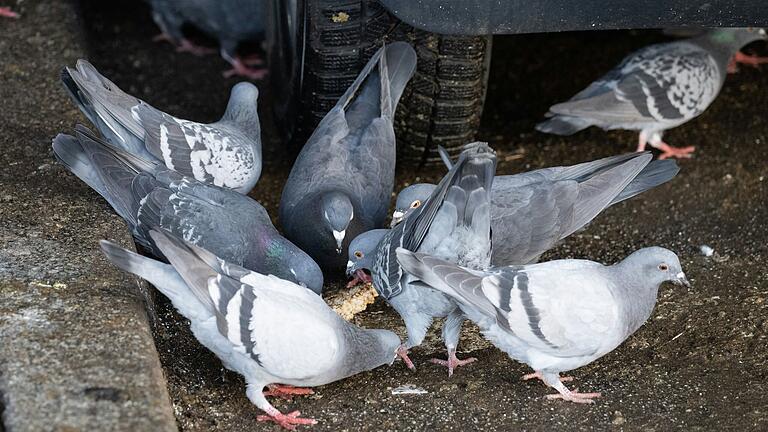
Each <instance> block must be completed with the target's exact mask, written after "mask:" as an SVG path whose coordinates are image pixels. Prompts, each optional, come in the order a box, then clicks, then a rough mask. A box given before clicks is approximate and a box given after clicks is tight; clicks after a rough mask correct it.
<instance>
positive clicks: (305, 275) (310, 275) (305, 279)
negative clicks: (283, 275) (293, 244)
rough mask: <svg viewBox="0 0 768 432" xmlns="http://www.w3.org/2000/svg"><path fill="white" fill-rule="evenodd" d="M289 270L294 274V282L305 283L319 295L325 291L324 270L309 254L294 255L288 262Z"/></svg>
mask: <svg viewBox="0 0 768 432" xmlns="http://www.w3.org/2000/svg"><path fill="white" fill-rule="evenodd" d="M288 271H289V272H290V273H291V274H292V275H293V276H294V279H295V280H294V282H296V283H298V284H300V285H304V286H305V287H307V288H309V289H310V290H312V291H314V292H315V293H316V294H318V295H320V294H322V293H323V271H322V270H320V266H319V265H317V263H316V262H315V260H313V259H312V258H310V257H309V256H308V255H305V254H300V255H295V256H293V257H292V258H291V259H290V260H289V262H288Z"/></svg>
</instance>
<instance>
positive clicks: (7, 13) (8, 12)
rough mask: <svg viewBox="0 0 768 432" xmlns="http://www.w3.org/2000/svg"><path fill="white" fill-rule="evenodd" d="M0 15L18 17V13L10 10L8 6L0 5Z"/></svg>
mask: <svg viewBox="0 0 768 432" xmlns="http://www.w3.org/2000/svg"><path fill="white" fill-rule="evenodd" d="M0 17H4V18H19V17H20V15H19V14H17V13H16V12H14V11H12V10H11V8H9V7H8V6H3V7H0Z"/></svg>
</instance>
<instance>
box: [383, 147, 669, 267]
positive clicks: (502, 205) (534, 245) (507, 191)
mask: <svg viewBox="0 0 768 432" xmlns="http://www.w3.org/2000/svg"><path fill="white" fill-rule="evenodd" d="M678 171H679V168H678V166H677V164H676V163H675V162H674V161H671V160H664V161H651V155H650V154H649V153H630V154H625V155H620V156H612V157H607V158H604V159H598V160H595V161H592V162H585V163H581V164H577V165H573V166H568V167H552V168H544V169H539V170H535V171H530V172H526V173H521V174H514V175H506V176H496V177H495V179H494V181H493V189H492V190H491V233H492V239H493V254H492V257H491V262H492V264H493V265H505V264H512V263H514V264H528V263H531V262H535V261H536V260H537V259H538V257H539V256H540V255H541V254H542V253H544V252H546V251H547V250H549V249H551V248H552V247H554V246H555V245H556V244H557V243H558V242H559V241H561V240H563V239H564V238H566V237H568V236H569V235H571V234H572V233H574V232H575V231H577V230H579V229H581V228H583V227H584V226H585V225H587V224H588V223H589V222H591V221H592V219H594V218H595V217H596V216H597V215H598V214H600V213H601V212H602V211H603V210H605V209H606V208H607V207H609V206H612V205H614V204H616V203H619V202H621V201H624V200H626V199H629V198H632V197H634V196H636V195H638V194H640V193H642V192H644V191H647V190H649V189H652V188H654V187H656V186H658V185H660V184H662V183H665V182H667V181H669V180H671V179H672V178H673V177H674V176H675V175H676V174H677V172H678ZM434 188H435V186H434V185H432V184H429V183H419V184H415V185H411V186H409V187H407V188H405V189H403V190H402V191H401V192H400V193H399V194H398V196H397V203H396V205H395V213H394V214H393V222H399V220H398V219H401V218H402V217H404V216H405V215H407V214H408V213H409V212H411V211H413V208H414V207H416V208H418V207H419V206H420V205H422V203H423V202H424V201H425V200H426V199H427V197H429V194H430V193H431V191H432V190H433V189H434Z"/></svg>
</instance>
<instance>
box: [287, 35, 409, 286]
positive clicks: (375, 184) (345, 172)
mask: <svg viewBox="0 0 768 432" xmlns="http://www.w3.org/2000/svg"><path fill="white" fill-rule="evenodd" d="M415 67H416V53H415V51H414V50H413V48H411V46H410V45H408V44H407V43H405V42H397V43H393V44H390V45H387V46H386V47H384V48H382V49H380V50H379V51H378V52H376V54H374V55H373V57H371V60H370V61H369V62H368V64H367V65H366V66H365V68H364V69H363V71H362V72H361V73H360V75H359V76H358V77H357V79H356V80H355V82H354V83H353V84H352V85H351V86H350V87H349V89H348V90H347V92H346V93H344V95H343V96H342V97H341V99H339V102H338V103H337V104H336V106H335V107H333V109H331V111H330V112H329V113H328V114H327V115H326V116H325V118H323V120H322V121H321V122H320V124H319V125H318V126H317V129H315V132H314V133H313V134H312V136H311V137H310V138H309V140H308V141H307V143H306V145H305V146H304V148H303V149H302V151H301V153H300V154H299V157H298V159H296V163H295V164H294V165H293V169H291V174H290V176H289V177H288V181H287V182H286V184H285V188H284V189H283V195H282V198H281V200H280V224H281V225H282V226H283V228H284V229H285V235H286V237H288V238H289V239H291V240H292V241H293V242H294V243H296V244H297V245H299V247H301V248H302V249H303V250H305V251H307V253H309V254H310V255H311V256H312V257H313V258H314V259H315V260H316V261H317V262H318V264H320V267H322V268H323V270H325V271H334V270H341V269H343V268H344V263H345V262H346V250H347V246H348V244H349V241H350V240H351V239H353V238H355V236H357V235H358V234H360V233H362V232H365V231H368V230H370V229H374V228H378V227H380V226H381V225H382V224H383V223H384V220H385V219H386V217H387V207H388V205H389V201H390V199H391V194H392V188H393V187H394V179H395V131H394V127H393V124H392V121H393V119H394V113H395V108H396V107H397V102H398V100H399V99H400V96H401V95H402V93H403V89H404V88H405V85H406V84H407V83H408V80H409V79H410V78H411V75H413V71H414V69H415Z"/></svg>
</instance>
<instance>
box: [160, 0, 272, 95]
mask: <svg viewBox="0 0 768 432" xmlns="http://www.w3.org/2000/svg"><path fill="white" fill-rule="evenodd" d="M149 4H150V6H151V7H152V18H153V19H154V21H155V23H156V24H157V26H158V27H160V30H161V31H162V32H163V33H162V34H161V35H160V36H158V37H156V38H155V40H166V41H168V42H171V43H172V44H174V45H176V47H177V51H180V52H190V53H192V54H195V55H203V54H208V53H211V52H213V51H214V50H212V49H210V48H206V47H202V46H198V45H196V44H195V43H193V42H192V41H190V40H189V39H187V38H186V37H185V36H184V32H183V31H182V29H183V26H184V25H185V24H191V25H193V26H195V27H196V28H197V29H199V30H201V31H203V32H204V33H206V34H207V35H209V36H211V37H214V38H216V39H217V40H218V41H219V45H220V48H221V49H220V51H221V56H222V58H224V60H226V61H227V62H229V63H230V64H231V65H232V69H231V70H229V71H225V72H224V77H226V78H229V77H231V76H235V75H238V76H242V77H246V78H249V79H253V80H260V79H263V78H264V76H266V74H267V70H266V68H264V67H258V66H261V65H262V64H263V60H262V59H261V58H260V57H259V56H251V57H249V58H243V57H240V56H239V55H238V53H237V48H238V45H240V44H241V43H242V42H261V41H263V40H264V39H265V36H266V24H267V23H266V18H265V16H266V15H267V1H266V0H149Z"/></svg>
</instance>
